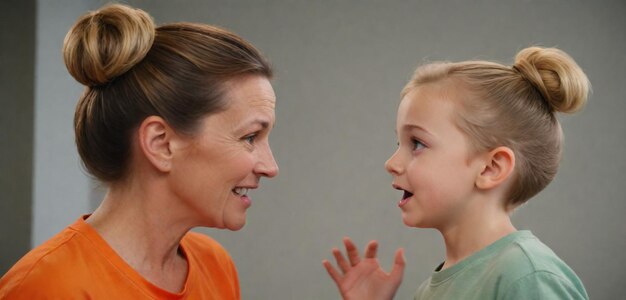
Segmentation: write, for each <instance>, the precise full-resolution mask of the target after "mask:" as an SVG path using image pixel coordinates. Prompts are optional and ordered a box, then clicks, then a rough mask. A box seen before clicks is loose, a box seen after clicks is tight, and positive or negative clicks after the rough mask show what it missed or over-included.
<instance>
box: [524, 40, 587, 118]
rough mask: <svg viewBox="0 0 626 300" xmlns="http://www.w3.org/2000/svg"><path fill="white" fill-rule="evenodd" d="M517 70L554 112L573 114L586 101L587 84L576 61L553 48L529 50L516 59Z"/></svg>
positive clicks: (525, 50)
mask: <svg viewBox="0 0 626 300" xmlns="http://www.w3.org/2000/svg"><path fill="white" fill-rule="evenodd" d="M513 68H514V69H516V70H517V71H518V72H519V73H520V74H521V75H522V76H523V77H524V78H526V79H527V80H528V81H529V82H530V83H531V84H532V85H534V86H535V87H536V88H537V90H539V91H540V92H541V94H542V95H543V97H544V99H545V100H546V101H547V102H548V103H549V104H550V106H551V107H552V109H553V110H554V111H558V112H565V113H573V112H576V111H578V110H580V109H581V108H582V107H583V106H584V105H585V103H586V102H587V94H588V93H589V87H590V83H589V80H588V79H587V76H586V75H585V73H584V72H583V71H582V69H581V68H580V67H579V66H578V65H577V64H576V62H575V61H574V60H573V59H572V58H571V57H570V56H569V55H568V54H567V53H565V52H563V51H561V50H559V49H556V48H541V47H529V48H526V49H523V50H522V51H520V52H519V53H518V54H517V55H516V56H515V64H514V65H513Z"/></svg>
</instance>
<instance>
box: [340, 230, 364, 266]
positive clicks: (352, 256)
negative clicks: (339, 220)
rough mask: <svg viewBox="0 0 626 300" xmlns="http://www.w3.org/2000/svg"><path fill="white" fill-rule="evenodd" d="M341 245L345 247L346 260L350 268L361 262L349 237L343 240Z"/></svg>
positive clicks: (357, 251)
mask: <svg viewBox="0 0 626 300" xmlns="http://www.w3.org/2000/svg"><path fill="white" fill-rule="evenodd" d="M343 244H344V245H346V253H347V254H348V259H349V260H350V265H351V266H353V267H354V266H356V265H357V264H358V263H359V262H361V257H360V256H359V250H358V249H357V248H356V246H355V245H354V243H352V240H350V238H349V237H345V238H343Z"/></svg>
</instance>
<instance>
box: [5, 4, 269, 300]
mask: <svg viewBox="0 0 626 300" xmlns="http://www.w3.org/2000/svg"><path fill="white" fill-rule="evenodd" d="M63 52H64V58H65V63H66V66H67V68H68V70H69V72H70V74H71V75H72V76H73V77H74V78H75V79H76V80H77V81H79V82H80V83H82V84H84V85H85V86H86V89H85V92H84V94H83V95H82V96H81V98H80V101H79V103H78V105H77V109H76V114H75V119H74V124H75V133H76V144H77V147H78V152H79V154H80V156H81V159H82V161H83V163H84V165H85V167H86V169H87V170H88V171H89V173H90V174H92V175H93V176H95V177H96V178H98V179H99V180H101V181H102V182H104V183H106V184H107V186H108V192H107V194H106V196H105V198H104V200H103V201H102V204H101V205H100V207H98V208H97V209H96V210H95V211H94V212H93V214H91V215H86V216H83V217H81V218H79V219H78V220H77V221H76V222H75V223H74V224H72V225H70V226H69V227H67V228H66V229H65V230H63V231H62V232H61V233H59V234H58V235H56V236H55V237H53V238H52V239H51V240H49V241H47V242H45V243H44V244H43V245H41V246H39V247H37V248H35V249H34V250H32V251H31V252H30V253H28V254H27V255H26V256H24V257H23V258H22V259H21V260H20V261H19V262H18V263H17V264H16V265H15V266H14V267H13V268H12V269H11V270H9V272H8V273H7V274H5V275H4V277H3V278H2V279H1V280H0V298H3V299H4V298H10V299H14V298H28V299H32V298H38V299H39V298H46V297H50V298H72V299H74V298H96V299H97V298H106V299H120V298H123V299H127V298H128V299H143V298H158V299H178V298H191V299H238V298H240V293H239V283H238V279H237V274H236V270H235V266H234V264H233V262H232V261H231V258H230V256H229V255H228V253H227V252H226V251H225V250H224V249H223V248H222V247H221V246H220V245H219V244H218V243H217V242H215V241H213V240H211V239H210V238H208V237H206V236H203V235H200V234H196V233H192V232H189V230H190V229H192V228H194V227H196V226H205V227H214V228H225V229H229V230H239V229H240V228H242V227H243V226H244V224H245V220H246V209H247V208H248V207H250V205H251V199H250V197H249V196H248V195H247V192H248V191H249V190H250V189H255V188H258V186H259V180H260V178H261V177H274V176H276V175H277V174H278V167H277V165H276V162H275V161H274V157H273V156H272V152H271V149H270V146H269V143H268V136H269V133H270V131H271V128H272V126H273V124H274V105H275V95H274V91H273V89H272V86H271V85H270V83H269V79H270V78H271V75H272V71H271V68H270V67H269V65H268V63H267V62H266V60H265V59H264V58H263V57H262V56H261V54H260V53H259V52H258V50H257V49H255V48H254V46H252V45H251V44H249V43H248V42H246V41H244V40H243V39H242V38H240V37H238V36H237V35H235V34H233V33H231V32H228V31H226V30H223V29H219V28H216V27H212V26H208V25H201V24H191V23H176V24H169V25H163V26H159V27H156V28H155V25H154V23H153V21H152V19H151V17H150V16H149V15H148V14H147V13H145V12H143V11H141V10H138V9H133V8H130V7H128V6H123V5H110V6H105V7H103V8H101V9H100V10H98V11H95V12H91V13H88V14H86V15H84V16H82V17H81V18H79V20H78V21H77V23H76V24H75V25H74V26H73V27H72V28H71V29H70V31H69V32H68V34H67V36H66V38H65V43H64V49H63Z"/></svg>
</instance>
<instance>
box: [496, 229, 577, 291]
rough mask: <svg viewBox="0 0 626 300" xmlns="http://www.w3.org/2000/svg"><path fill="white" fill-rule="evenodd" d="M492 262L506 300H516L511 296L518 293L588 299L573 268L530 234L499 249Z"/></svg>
mask: <svg viewBox="0 0 626 300" xmlns="http://www.w3.org/2000/svg"><path fill="white" fill-rule="evenodd" d="M493 263H494V266H493V267H494V268H495V269H496V270H497V271H496V273H498V274H501V275H500V276H501V277H500V279H501V280H502V283H503V287H505V290H506V291H507V292H506V295H507V297H505V299H516V298H515V297H514V296H513V295H516V294H519V293H522V294H521V295H523V297H522V298H532V299H554V296H557V295H559V297H557V298H556V299H587V297H586V292H585V289H584V287H583V285H582V282H581V281H580V279H579V278H578V276H577V275H576V274H575V273H574V271H573V270H572V269H571V268H570V267H569V266H568V265H567V264H566V263H565V262H564V261H563V260H561V259H560V258H559V257H558V256H557V255H556V254H555V253H554V252H553V251H552V249H550V248H549V247H548V246H546V245H545V244H544V243H542V242H541V241H540V240H539V239H538V238H536V237H535V236H534V235H532V234H530V233H529V234H528V235H526V236H524V237H523V238H520V239H516V240H515V241H514V242H512V243H511V244H510V245H508V246H507V247H506V248H504V249H502V251H501V252H500V253H499V254H498V255H497V256H496V257H495V258H494V260H493ZM533 293H538V294H536V295H538V296H537V297H535V296H533V295H535V294H533ZM550 295H552V298H551V297H550ZM564 295H575V296H572V297H571V298H570V297H564ZM539 296H541V297H539Z"/></svg>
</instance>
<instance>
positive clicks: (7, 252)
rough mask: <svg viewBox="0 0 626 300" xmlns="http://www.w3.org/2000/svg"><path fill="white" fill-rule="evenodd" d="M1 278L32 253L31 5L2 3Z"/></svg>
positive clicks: (32, 94) (0, 31)
mask: <svg viewBox="0 0 626 300" xmlns="http://www.w3.org/2000/svg"><path fill="white" fill-rule="evenodd" d="M0 42H1V43H2V46H1V47H0V48H1V49H2V50H1V52H0V220H2V221H1V222H2V226H0V274H3V273H4V272H5V271H6V270H8V269H9V267H11V265H13V263H14V262H15V261H16V260H17V259H19V258H20V257H21V256H22V255H24V252H26V251H28V249H30V231H31V221H32V220H31V208H32V205H31V204H32V200H31V199H32V168H33V150H32V149H33V103H34V93H33V85H34V80H33V79H34V74H33V73H34V65H35V63H34V61H33V57H34V52H35V1H34V0H28V1H17V0H15V1H1V2H0Z"/></svg>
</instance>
